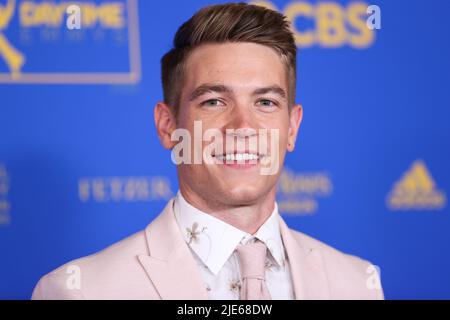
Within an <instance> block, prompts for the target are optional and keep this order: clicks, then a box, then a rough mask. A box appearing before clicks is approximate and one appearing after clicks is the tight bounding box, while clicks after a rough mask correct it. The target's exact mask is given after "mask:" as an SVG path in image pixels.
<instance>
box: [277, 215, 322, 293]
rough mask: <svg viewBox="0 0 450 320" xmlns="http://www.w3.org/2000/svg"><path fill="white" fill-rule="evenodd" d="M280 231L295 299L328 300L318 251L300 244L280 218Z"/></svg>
mask: <svg viewBox="0 0 450 320" xmlns="http://www.w3.org/2000/svg"><path fill="white" fill-rule="evenodd" d="M280 231H281V236H282V238H283V243H284V246H285V249H286V252H287V256H288V259H289V268H290V271H291V277H292V283H293V286H294V292H295V299H297V300H306V299H329V297H330V292H329V288H328V284H327V281H326V274H325V269H324V265H323V260H322V256H321V254H320V251H319V250H318V249H315V248H312V247H311V248H310V247H307V246H306V245H305V244H302V243H300V242H299V240H297V239H296V238H295V236H294V234H293V231H292V230H290V229H289V227H288V226H287V225H286V223H285V222H284V220H283V219H282V218H281V217H280Z"/></svg>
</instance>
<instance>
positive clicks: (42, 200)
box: [0, 0, 450, 299]
mask: <svg viewBox="0 0 450 320" xmlns="http://www.w3.org/2000/svg"><path fill="white" fill-rule="evenodd" d="M67 3H68V2H61V1H50V2H43V1H38V0H30V1H21V0H17V1H11V0H9V1H8V0H1V1H0V5H1V6H0V298H4V299H6V298H7V299H10V298H18V299H28V298H29V297H30V296H31V292H32V289H33V287H34V285H35V284H36V282H37V280H38V279H39V278H40V277H41V276H42V275H44V274H46V273H47V272H49V271H51V270H52V269H54V268H56V267H58V266H59V265H61V264H63V263H65V262H68V261H69V260H71V259H75V258H78V257H81V256H84V255H88V254H91V253H93V252H96V251H98V250H100V249H102V248H104V247H106V246H108V245H109V244H112V243H113V242H116V241H118V240H120V239H122V238H123V237H125V236H127V235H129V234H131V233H134V232H136V231H138V230H141V229H142V228H144V227H145V226H146V225H147V224H148V223H149V222H150V221H151V220H152V219H153V218H154V217H155V216H156V215H157V214H158V213H159V212H160V210H161V209H162V208H163V206H164V205H165V203H166V201H167V200H168V199H169V198H170V197H171V196H172V195H174V194H175V192H176V191H177V180H176V172H175V166H174V165H173V164H172V162H171V160H170V154H169V153H168V152H167V151H165V150H163V148H162V147H161V146H160V144H159V141H158V138H157V136H156V132H155V128H154V124H153V107H154V105H155V103H156V102H157V101H158V100H161V99H162V89H161V83H160V64H159V62H160V58H161V56H162V55H163V54H164V53H165V52H166V51H167V50H169V49H170V47H171V42H172V39H173V36H174V33H175V32H176V30H177V28H178V27H179V25H180V24H181V23H182V22H184V21H185V20H187V19H188V18H189V17H190V16H191V15H192V14H193V13H194V12H195V11H196V10H198V9H199V8H201V7H202V6H204V5H206V4H210V3H215V2H211V1H195V2H194V1H182V0H171V1H158V2H156V1H146V0H145V1H144V0H141V1H139V2H137V1H133V0H129V1H127V0H114V1H78V2H77V3H78V4H79V5H80V6H81V9H82V11H81V12H82V16H81V17H82V27H81V29H80V30H69V29H68V28H67V26H66V18H67V15H66V14H65V13H64V8H65V6H67ZM265 3H266V5H271V6H273V7H274V8H276V9H277V10H279V11H281V12H283V13H285V14H287V15H288V16H289V18H290V19H291V20H292V21H293V23H294V28H295V34H296V40H297V43H298V46H299V54H298V79H299V81H298V85H297V96H298V101H299V102H301V103H302V104H303V108H304V117H303V123H302V127H301V130H300V133H299V134H300V135H299V139H298V143H297V149H296V151H295V152H294V153H293V154H290V155H289V156H288V158H287V160H286V171H285V172H284V173H283V175H282V177H281V180H280V184H279V189H278V200H279V206H280V209H281V211H282V213H283V216H284V218H285V220H286V222H287V223H288V224H289V225H290V226H291V227H293V228H295V229H297V230H300V231H303V232H305V233H307V234H310V235H312V236H314V237H316V238H318V239H320V240H322V241H324V242H327V243H329V244H331V245H332V246H334V247H336V248H338V249H340V250H343V251H345V252H349V253H352V254H356V255H359V256H361V257H363V258H366V259H368V260H370V261H371V262H373V263H375V264H377V265H378V266H379V267H380V270H381V277H382V282H383V287H384V291H385V295H386V298H390V299H399V298H400V299H403V298H407V299H409V298H447V299H449V298H450V271H449V270H450V256H449V252H450V232H449V230H450V216H449V213H450V209H449V205H448V195H449V193H450V173H449V170H448V166H449V164H450V130H449V119H450V111H449V108H450V96H449V83H450V59H449V57H450V43H449V34H450V26H449V23H448V15H449V14H450V2H449V1H447V0H434V1H425V0H414V1H400V0H397V1H395V0H389V1H373V2H370V3H363V2H359V1H336V0H333V1H327V2H323V1H292V0H291V1H271V2H265ZM369 4H376V5H378V6H379V8H380V9H381V29H376V30H370V29H369V28H367V26H366V24H365V21H366V19H367V15H366V14H364V12H365V8H366V7H367V5H369ZM61 8H62V9H61Z"/></svg>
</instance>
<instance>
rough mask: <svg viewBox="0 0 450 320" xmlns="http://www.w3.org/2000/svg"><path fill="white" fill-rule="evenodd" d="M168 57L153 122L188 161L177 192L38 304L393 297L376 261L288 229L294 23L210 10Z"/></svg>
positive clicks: (54, 277)
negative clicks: (284, 206)
mask: <svg viewBox="0 0 450 320" xmlns="http://www.w3.org/2000/svg"><path fill="white" fill-rule="evenodd" d="M161 62H162V82H163V90H164V102H159V103H158V104H157V105H156V107H155V112H154V116H155V123H156V128H157V132H158V135H159V138H160V141H161V143H162V145H163V146H164V147H165V148H168V149H172V150H173V160H174V161H175V162H176V163H177V164H178V166H177V172H178V179H179V189H180V190H179V192H178V194H177V196H176V197H175V198H174V199H172V200H170V201H169V203H168V204H167V205H166V207H165V208H164V210H163V211H162V213H161V214H160V215H159V216H158V217H157V218H156V219H155V220H154V221H153V222H152V223H150V225H149V226H147V228H146V229H145V230H143V231H141V232H138V233H136V234H134V235H132V236H130V237H129V238H127V239H124V240H122V241H120V242H118V243H116V244H114V245H112V246H110V247H108V248H106V249H105V250H103V251H101V252H99V253H96V254H94V255H91V256H88V257H85V258H81V259H78V260H75V261H72V262H69V263H68V264H66V265H64V266H62V267H60V268H58V269H57V270H55V271H53V272H51V273H49V274H48V275H46V276H44V277H43V278H42V279H41V280H40V281H39V283H38V284H37V286H36V288H35V290H34V293H33V298H34V299H382V298H383V292H382V290H381V286H380V285H379V278H378V274H377V273H376V269H375V268H374V267H373V266H372V265H371V264H370V263H369V262H367V261H364V260H362V259H360V258H357V257H354V256H351V255H347V254H344V253H342V252H339V251H337V250H335V249H333V248H331V247H329V246H327V245H326V244H324V243H321V242H319V241H318V240H315V239H313V238H311V237H309V236H307V235H305V234H303V233H300V232H297V231H294V230H291V229H289V228H288V226H287V225H286V224H285V222H284V221H283V219H282V218H281V217H280V215H279V213H278V209H277V205H276V202H275V193H276V183H277V179H278V177H279V174H280V171H281V165H280V164H282V163H283V161H284V157H285V154H286V151H293V150H294V145H295V140H296V137H297V132H298V129H299V126H300V123H301V120H302V107H301V106H300V105H298V104H295V88H296V45H295V42H294V38H293V34H292V32H291V31H290V25H289V23H288V22H287V20H286V18H285V17H284V16H283V15H281V14H279V13H277V12H275V11H272V10H269V9H266V8H263V7H259V6H254V5H248V4H245V3H238V4H236V3H230V4H224V5H214V6H208V7H205V8H203V9H202V10H200V11H199V12H197V13H196V14H195V15H194V16H193V17H192V18H191V19H189V20H188V21H187V22H185V23H184V24H183V25H182V26H181V27H180V29H179V30H178V32H177V34H176V35H175V40H174V48H173V49H172V50H170V51H169V52H168V53H167V54H166V55H165V56H164V57H163V59H162V61H161ZM198 125H200V127H199V126H198ZM199 128H200V129H199ZM261 130H263V131H261ZM264 130H267V131H265V132H266V133H268V135H267V136H264V135H263V134H258V133H261V132H264ZM206 132H214V133H215V134H214V135H213V136H214V137H215V139H214V141H215V142H216V143H217V144H215V145H214V147H213V148H208V146H209V147H210V142H211V141H212V140H213V139H204V135H205V133H206ZM198 134H200V135H201V136H202V137H203V139H202V141H201V143H200V144H195V143H192V137H194V138H193V139H195V138H196V137H195V136H196V135H198ZM181 136H182V139H176V138H175V139H174V137H178V138H179V137H181ZM264 137H265V138H264ZM253 138H256V140H258V141H259V142H258V145H256V144H255V143H254V142H255V139H253ZM179 140H182V143H183V145H182V146H184V147H185V148H179V147H180V145H181V144H180V143H181V142H180V141H179ZM219 140H220V141H219ZM261 141H265V143H261ZM267 141H270V143H268V142H267ZM219 142H220V143H219ZM239 146H241V147H239ZM192 155H193V158H194V161H193V162H194V163H193V162H192V159H191V156H192ZM180 159H181V160H180ZM196 160H197V161H196ZM198 160H200V161H198ZM202 160H203V161H202ZM266 167H271V170H269V171H266V172H264V171H263V169H264V168H266ZM68 270H75V271H77V272H78V275H79V278H80V279H79V281H78V283H77V282H75V283H74V282H73V281H72V280H73V273H72V272H71V271H68ZM71 277H72V278H71ZM374 277H375V281H374ZM377 284H378V285H377Z"/></svg>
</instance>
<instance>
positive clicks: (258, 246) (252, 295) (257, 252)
mask: <svg viewBox="0 0 450 320" xmlns="http://www.w3.org/2000/svg"><path fill="white" fill-rule="evenodd" d="M236 251H237V253H238V258H239V268H240V270H241V278H242V287H241V294H240V299H241V300H271V297H270V293H269V290H268V289H267V284H266V277H265V264H266V252H267V247H266V245H265V244H264V243H263V242H261V241H259V240H257V241H256V242H255V243H252V244H247V245H238V246H237V247H236Z"/></svg>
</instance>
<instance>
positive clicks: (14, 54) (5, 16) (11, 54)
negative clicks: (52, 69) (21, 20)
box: [0, 0, 25, 78]
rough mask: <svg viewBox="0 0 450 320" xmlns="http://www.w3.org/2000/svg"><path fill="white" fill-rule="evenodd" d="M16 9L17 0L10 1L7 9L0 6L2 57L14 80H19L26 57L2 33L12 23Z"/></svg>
mask: <svg viewBox="0 0 450 320" xmlns="http://www.w3.org/2000/svg"><path fill="white" fill-rule="evenodd" d="M15 7H16V1H15V0H8V3H7V4H6V6H5V7H3V6H2V5H1V4H0V56H1V57H3V59H4V60H5V62H6V64H7V65H8V67H9V69H10V70H11V75H12V77H13V78H17V76H18V73H19V72H20V68H22V65H23V64H24V63H25V57H24V55H23V54H22V53H21V52H19V51H18V50H17V49H16V48H15V47H14V46H13V45H12V44H11V43H10V42H9V41H8V39H7V38H6V37H5V35H4V34H3V33H2V31H3V30H4V29H6V28H7V27H8V25H9V23H10V22H11V19H12V17H13V14H14V10H15Z"/></svg>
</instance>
